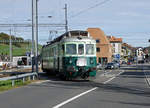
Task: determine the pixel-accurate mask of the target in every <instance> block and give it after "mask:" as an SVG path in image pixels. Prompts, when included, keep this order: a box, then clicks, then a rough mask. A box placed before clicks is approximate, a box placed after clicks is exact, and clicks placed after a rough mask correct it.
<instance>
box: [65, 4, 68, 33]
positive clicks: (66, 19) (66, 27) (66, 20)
mask: <svg viewBox="0 0 150 108" xmlns="http://www.w3.org/2000/svg"><path fill="white" fill-rule="evenodd" d="M64 9H65V29H66V32H68V18H67V13H68V12H67V11H68V9H67V4H65V8H64Z"/></svg>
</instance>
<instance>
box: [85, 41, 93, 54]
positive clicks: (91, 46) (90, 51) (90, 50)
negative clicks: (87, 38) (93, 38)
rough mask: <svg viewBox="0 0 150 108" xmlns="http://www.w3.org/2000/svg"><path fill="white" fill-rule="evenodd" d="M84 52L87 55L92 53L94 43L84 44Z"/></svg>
mask: <svg viewBox="0 0 150 108" xmlns="http://www.w3.org/2000/svg"><path fill="white" fill-rule="evenodd" d="M86 54H88V55H91V54H94V45H93V44H87V45H86Z"/></svg>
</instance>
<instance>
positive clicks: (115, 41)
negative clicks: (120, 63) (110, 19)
mask: <svg viewBox="0 0 150 108" xmlns="http://www.w3.org/2000/svg"><path fill="white" fill-rule="evenodd" d="M107 38H108V40H109V42H110V44H111V46H112V53H113V56H112V57H113V60H120V58H121V50H122V46H121V44H122V38H116V37H114V36H107Z"/></svg>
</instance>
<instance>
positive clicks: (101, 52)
mask: <svg viewBox="0 0 150 108" xmlns="http://www.w3.org/2000/svg"><path fill="white" fill-rule="evenodd" d="M87 31H88V32H89V33H90V35H91V36H92V37H93V38H94V39H95V40H96V51H97V53H96V56H97V63H101V64H104V63H107V62H111V61H112V47H111V44H110V42H109V40H108V39H107V37H106V35H105V33H104V32H103V31H102V30H101V29H100V28H88V29H87Z"/></svg>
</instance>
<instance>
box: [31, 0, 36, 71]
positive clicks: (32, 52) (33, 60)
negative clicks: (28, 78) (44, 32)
mask: <svg viewBox="0 0 150 108" xmlns="http://www.w3.org/2000/svg"><path fill="white" fill-rule="evenodd" d="M33 2H34V0H32V49H31V64H32V72H34V70H35V69H34V65H35V59H34V57H35V51H34V23H33V20H34V17H33V14H34V8H33V7H34V5H33V4H34V3H33Z"/></svg>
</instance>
